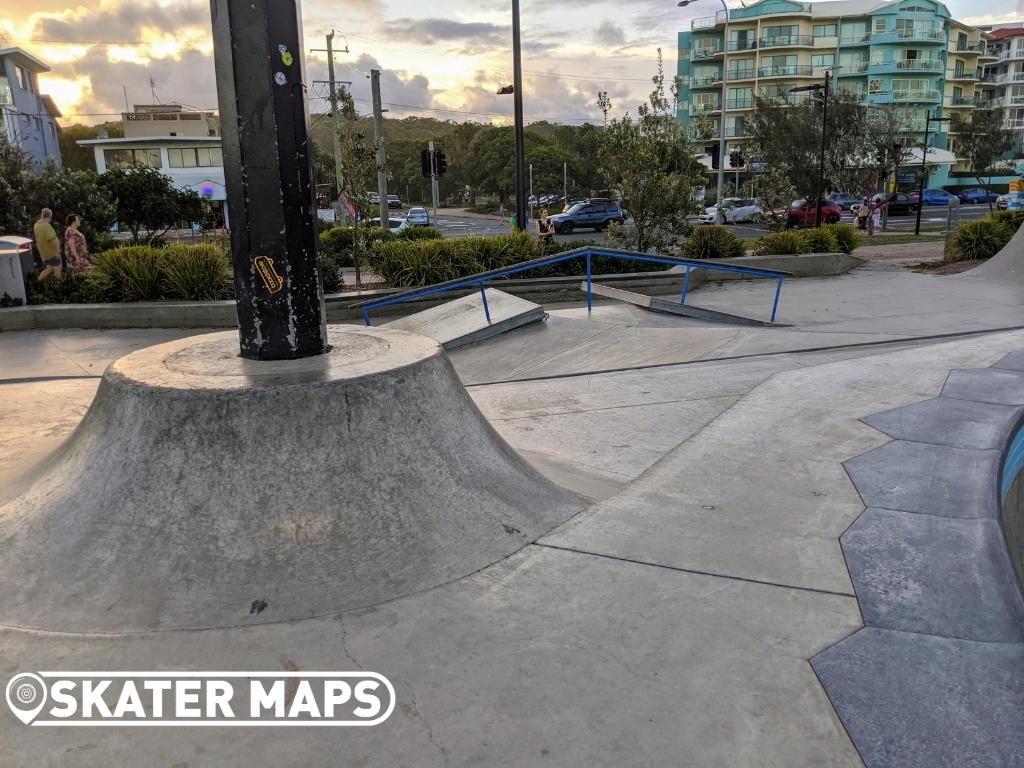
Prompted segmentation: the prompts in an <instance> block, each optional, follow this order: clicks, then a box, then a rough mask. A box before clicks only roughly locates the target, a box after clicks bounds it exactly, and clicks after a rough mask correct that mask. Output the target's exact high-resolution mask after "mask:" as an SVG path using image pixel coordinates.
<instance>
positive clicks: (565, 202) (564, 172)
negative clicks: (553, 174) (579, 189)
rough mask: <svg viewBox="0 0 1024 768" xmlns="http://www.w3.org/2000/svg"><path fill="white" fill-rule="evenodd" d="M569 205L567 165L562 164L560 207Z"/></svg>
mask: <svg viewBox="0 0 1024 768" xmlns="http://www.w3.org/2000/svg"><path fill="white" fill-rule="evenodd" d="M568 204H569V164H568V163H562V205H568Z"/></svg>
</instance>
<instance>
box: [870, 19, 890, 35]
mask: <svg viewBox="0 0 1024 768" xmlns="http://www.w3.org/2000/svg"><path fill="white" fill-rule="evenodd" d="M871 28H872V30H873V31H874V33H875V34H876V35H884V34H885V33H886V32H888V31H889V20H888V19H886V18H885V17H882V18H880V19H875V20H874V23H873V24H872V27H871Z"/></svg>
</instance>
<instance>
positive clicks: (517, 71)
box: [512, 0, 526, 232]
mask: <svg viewBox="0 0 1024 768" xmlns="http://www.w3.org/2000/svg"><path fill="white" fill-rule="evenodd" d="M512 89H513V90H512V103H513V110H514V112H515V124H516V228H517V229H518V230H519V231H520V232H525V231H526V143H525V139H524V137H523V51H522V36H521V34H520V29H519V0H512Z"/></svg>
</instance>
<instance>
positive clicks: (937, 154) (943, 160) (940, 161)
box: [903, 147, 956, 166]
mask: <svg viewBox="0 0 1024 768" xmlns="http://www.w3.org/2000/svg"><path fill="white" fill-rule="evenodd" d="M927 162H928V163H930V164H931V165H954V164H955V163H956V155H954V154H953V153H952V152H950V151H949V150H948V149H939V148H938V147H928V160H927ZM920 164H921V148H920V147H910V149H909V150H908V151H907V154H906V159H904V160H903V165H904V166H907V165H920Z"/></svg>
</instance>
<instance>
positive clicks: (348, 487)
mask: <svg viewBox="0 0 1024 768" xmlns="http://www.w3.org/2000/svg"><path fill="white" fill-rule="evenodd" d="M329 340H330V343H331V345H332V350H331V352H330V353H329V354H327V355H321V356H318V357H315V358H306V359H303V360H296V361H282V362H255V361H248V360H242V359H241V358H239V357H238V335H237V333H236V332H234V331H229V332H223V333H215V334H210V335H206V336H196V337H191V338H188V339H183V340H180V341H174V342H170V343H168V344H162V345H159V346H155V347H151V348H149V349H145V350H142V351H139V352H136V353H134V354H131V355H128V356H127V357H124V358H121V359H120V360H119V361H117V362H116V363H114V364H112V365H111V366H110V367H109V368H108V369H107V371H106V373H105V374H104V376H103V380H102V382H101V384H100V387H99V390H98V391H97V394H96V398H95V400H94V401H93V403H92V405H91V407H90V408H89V411H88V413H87V414H86V415H85V418H84V419H83V420H82V422H81V424H80V425H79V426H78V428H77V429H76V430H75V432H74V433H73V434H72V435H71V436H70V437H69V438H68V440H67V441H66V442H65V443H64V444H63V445H62V446H61V448H59V449H58V450H57V451H56V452H55V453H54V454H52V455H51V456H50V457H49V458H48V459H47V460H45V461H44V462H43V464H42V465H41V466H40V467H38V468H37V469H36V470H35V471H34V472H33V476H32V477H30V478H27V479H26V480H25V482H26V484H27V490H24V491H23V492H21V494H20V495H18V496H17V497H15V498H13V499H11V500H9V501H7V502H6V503H0V551H2V553H3V556H2V557H0V583H2V584H4V589H3V590H0V624H5V625H15V626H19V627H25V628H37V629H45V630H55V631H77V632H126V631H128V632H131V631H137V632H145V631H154V630H157V631H158V630H169V629H181V628H208V627H220V626H237V625H246V624H249V623H266V622H279V621H287V620H291V619H300V618H306V617H311V616H317V615H324V614H331V613H334V612H336V611H341V610H346V609H351V608H355V607H359V606H364V605H369V604H373V603H377V602H379V601H382V600H387V599H390V598H395V597H398V596H401V595H406V594H409V593H412V592H416V591H420V590H424V589H428V588H430V587H434V586H437V585H439V584H443V583H445V582H448V581H450V580H452V579H456V578H459V577H462V576H465V575H467V574H469V573H472V572H474V571H476V570H478V569H480V568H482V567H484V566H487V565H489V564H491V563H493V562H495V561H497V560H499V559H501V558H503V557H505V556H507V555H509V554H511V553H512V552H515V551H517V550H518V549H520V548H522V547H523V546H525V545H526V544H527V543H529V542H531V541H533V540H535V539H536V538H537V537H539V536H541V535H542V534H545V533H547V532H548V531H550V530H551V529H553V528H554V527H555V526H557V525H559V524H561V523H562V522H564V521H565V520H567V519H568V518H569V517H571V516H572V515H573V514H574V513H576V512H578V511H579V510H580V509H581V508H582V507H583V503H582V502H581V501H580V500H579V499H578V498H576V497H575V496H573V495H571V494H570V493H568V492H566V491H563V490H562V489H560V488H557V487H556V486H554V485H552V484H551V483H549V482H548V481H547V480H545V479H544V478H543V477H541V476H540V475H539V474H538V473H537V472H536V471H535V470H533V469H532V468H531V467H530V466H529V465H528V464H527V463H526V462H525V461H523V460H522V459H521V458H520V457H519V455H518V454H517V453H516V452H515V451H514V450H512V448H511V447H509V445H508V444H507V443H506V442H505V441H504V440H503V439H502V438H501V437H500V436H499V435H498V434H497V432H495V430H494V429H493V428H492V427H491V426H490V424H489V423H488V422H487V421H486V419H485V418H484V417H483V416H482V415H481V413H480V411H479V410H478V409H477V407H476V405H474V403H473V401H472V400H471V399H470V397H469V395H468V394H467V393H466V390H465V389H464V387H463V386H462V384H461V383H460V381H459V379H458V376H457V375H456V373H455V371H454V369H453V368H452V365H451V363H450V362H449V360H448V357H447V355H446V354H445V353H444V351H443V350H442V349H441V346H440V344H439V343H438V342H436V341H434V340H432V339H428V338H426V337H424V336H417V335H414V334H410V333H406V332H403V331H396V330H390V329H382V328H366V329H360V328H352V327H344V326H332V327H331V328H330V334H329Z"/></svg>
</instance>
